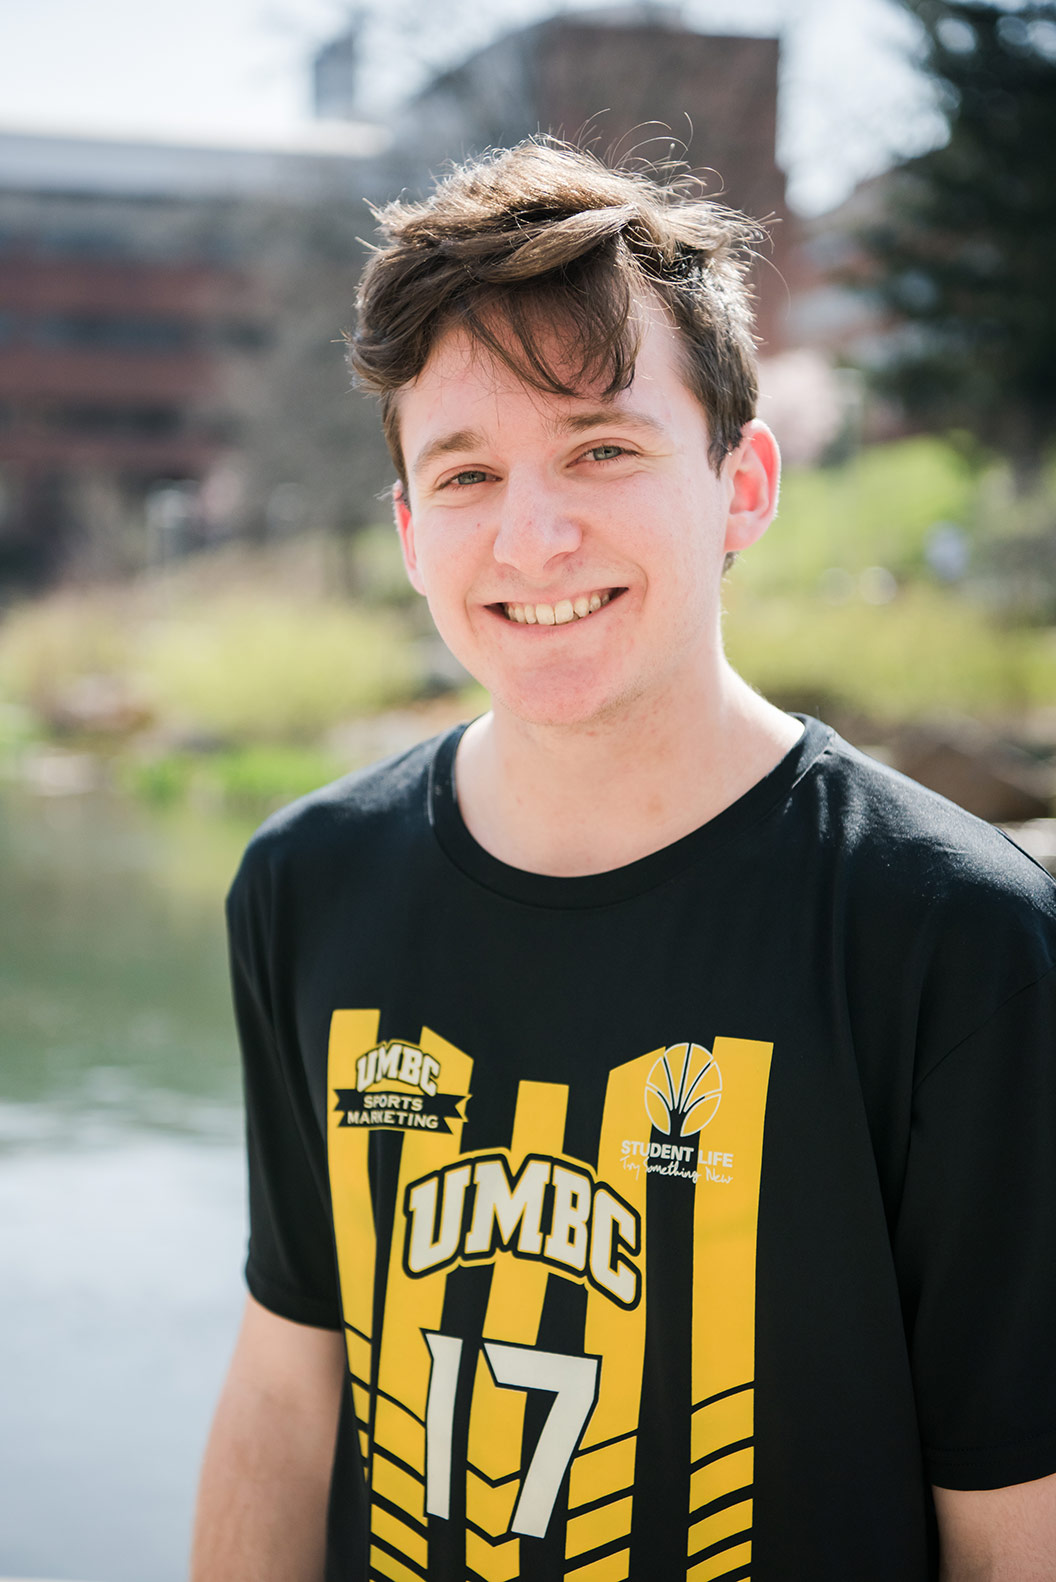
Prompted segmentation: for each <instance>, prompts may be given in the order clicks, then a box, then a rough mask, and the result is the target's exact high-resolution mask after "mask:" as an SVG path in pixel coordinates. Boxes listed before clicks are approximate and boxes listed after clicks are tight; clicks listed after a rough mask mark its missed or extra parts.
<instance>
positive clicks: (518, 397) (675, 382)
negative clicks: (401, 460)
mask: <svg viewBox="0 0 1056 1582" xmlns="http://www.w3.org/2000/svg"><path fill="white" fill-rule="evenodd" d="M636 328H637V332H638V352H637V356H636V358H635V361H634V366H633V374H632V378H631V381H630V383H629V384H628V385H627V387H626V388H625V389H622V390H618V391H616V392H615V394H611V395H607V394H606V393H605V384H606V380H605V379H599V380H596V381H594V382H591V381H586V382H584V383H582V384H579V382H578V380H579V372H580V371H579V369H578V367H577V366H576V364H575V361H574V360H573V359H570V358H569V355H568V352H567V350H566V349H565V347H564V345H563V342H562V337H561V336H560V334H559V333H558V332H557V331H556V330H555V331H554V332H552V333H549V334H547V333H545V332H544V334H543V335H542V336H541V337H540V349H541V351H542V352H543V354H544V355H545V359H546V367H547V369H548V370H549V371H551V372H552V373H553V374H555V375H556V376H557V378H558V379H559V380H562V381H565V380H567V382H568V383H569V385H570V386H571V387H572V388H574V389H575V390H576V393H575V394H559V393H556V392H550V391H545V390H540V389H538V388H536V387H535V386H534V385H533V384H532V383H530V382H529V380H527V379H524V378H522V377H520V376H519V374H518V373H517V372H516V371H515V370H514V368H512V367H510V366H509V364H508V363H507V362H505V361H504V360H503V359H502V358H500V357H498V356H496V355H495V353H494V352H493V351H492V350H491V349H490V348H489V347H487V346H486V345H484V344H483V343H482V342H481V341H479V340H477V339H476V338H475V337H473V336H472V335H470V334H469V333H468V332H467V331H466V330H464V329H462V328H455V329H451V330H448V331H447V332H446V333H445V334H444V335H442V336H441V337H440V338H439V340H438V341H437V343H436V345H435V346H434V348H433V350H432V352H431V354H430V356H429V359H428V361H427V362H426V364H425V367H424V368H423V369H422V371H421V373H420V374H419V375H418V377H417V378H416V379H415V380H413V381H412V382H411V383H410V384H409V385H406V386H404V388H403V389H402V390H400V391H398V392H397V394H396V397H395V403H394V412H393V417H394V419H395V421H396V423H397V424H398V426H399V435H400V440H401V444H402V446H403V449H404V455H405V459H406V462H407V463H408V466H409V467H410V469H411V470H412V471H413V470H414V469H415V468H416V466H420V465H421V461H422V457H423V454H425V453H426V452H430V453H435V451H436V450H437V449H438V448H442V449H443V450H455V449H461V448H463V446H462V445H461V444H460V443H459V442H460V441H461V440H463V439H465V440H467V441H468V440H470V439H472V440H477V439H479V438H480V437H481V436H482V435H483V434H488V435H493V434H498V433H500V432H505V433H507V434H509V433H511V432H512V433H514V434H518V433H521V432H522V431H523V430H524V429H525V426H526V425H527V426H528V427H530V428H531V429H532V430H533V431H542V432H545V433H553V434H561V433H563V432H566V431H569V430H572V431H577V430H580V429H582V428H586V427H591V426H593V425H594V423H596V422H597V423H601V422H604V421H605V419H606V418H607V417H611V418H613V419H631V420H633V419H634V418H636V417H640V418H643V419H645V420H646V421H648V422H649V423H651V424H655V425H658V426H672V425H674V424H675V423H676V422H678V421H681V422H685V421H687V420H688V421H691V422H694V423H695V424H696V425H698V426H699V425H703V426H704V428H705V430H706V418H705V414H704V411H703V408H702V407H701V406H700V404H699V402H698V400H697V398H696V396H695V395H694V394H693V393H692V391H691V390H690V389H689V386H688V384H687V381H686V375H685V368H686V350H685V345H684V342H683V340H682V337H681V335H680V334H679V333H678V331H677V330H676V329H675V328H674V327H673V325H672V324H671V323H670V320H669V319H668V318H667V315H666V313H665V312H664V311H663V309H662V308H660V307H659V304H658V305H657V307H656V309H655V311H654V310H653V309H652V308H651V307H646V308H645V309H644V310H643V311H642V312H641V314H640V316H639V319H638V323H637V326H636ZM518 351H519V348H511V353H512V356H513V359H514V360H515V361H516V360H518Z"/></svg>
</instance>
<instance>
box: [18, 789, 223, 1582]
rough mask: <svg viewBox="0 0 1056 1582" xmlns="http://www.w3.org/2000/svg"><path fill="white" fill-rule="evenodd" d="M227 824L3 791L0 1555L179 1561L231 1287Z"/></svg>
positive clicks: (115, 1580) (160, 1570) (54, 1570)
mask: <svg viewBox="0 0 1056 1582" xmlns="http://www.w3.org/2000/svg"><path fill="white" fill-rule="evenodd" d="M245 834H246V831H245V829H243V828H237V827H230V826H228V825H223V824H220V823H218V822H216V821H212V820H208V821H206V820H201V819H195V818H194V817H188V816H181V817H179V818H172V819H170V818H165V819H162V818H159V817H156V816H152V815H151V814H149V813H148V812H147V811H145V810H144V809H142V808H139V807H137V806H135V805H132V804H129V803H126V802H124V801H122V800H120V799H117V798H107V797H69V798H63V799H57V798H55V799H35V798H31V797H28V796H25V795H22V794H19V793H17V792H15V791H5V794H4V796H3V798H2V799H0V893H2V904H0V1263H2V1267H3V1270H4V1300H3V1302H2V1303H0V1357H2V1358H3V1362H2V1364H0V1367H2V1371H3V1374H4V1375H5V1377H4V1381H3V1387H2V1391H0V1393H2V1396H3V1401H4V1407H3V1414H2V1418H0V1575H8V1576H17V1575H22V1576H48V1577H53V1578H76V1579H79V1582H144V1579H147V1578H149V1579H150V1582H177V1579H179V1578H181V1577H182V1576H183V1575H185V1569H186V1548H187V1528H188V1521H189V1513H190V1507H191V1502H192V1498H193V1487H194V1482H195V1478H196V1475H197V1465H198V1459H199V1455H200V1450H201V1444H202V1441H203V1438H204V1434H205V1431H206V1427H207V1423H208V1418H209V1414H210V1412H211V1408H212V1404H213V1401H214V1400H215V1395H216V1390H217V1388H218V1385H219V1381H220V1377H221V1374H222V1371H223V1368H224V1365H225V1362H226V1358H227V1355H228V1352H229V1348H230V1344H231V1339H232V1335H233V1330H234V1325H235V1322H236V1319H237V1314H238V1310H239V1308H240V1306H241V1301H242V1287H241V1281H240V1263H241V1257H242V1241H243V1221H244V1206H243V1180H242V1175H243V1167H242V1157H241V1145H240V1134H241V1118H240V1111H239V1090H238V1071H237V1060H236V1054H235V1044H234V1037H233V1032H232V1028H231V1020H230V1012H229V1009H228V999H227V982H226V966H225V960H224V944H223V928H222V915H221V901H222V896H223V892H224V889H225V888H226V885H227V883H228V880H229V878H230V875H231V873H232V871H233V869H234V866H235V863H236V862H237V859H238V852H239V850H240V848H241V845H242V843H243V841H244V838H245Z"/></svg>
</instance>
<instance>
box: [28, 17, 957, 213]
mask: <svg viewBox="0 0 1056 1582" xmlns="http://www.w3.org/2000/svg"><path fill="white" fill-rule="evenodd" d="M595 4H596V0H580V3H578V4H576V5H575V6H573V5H571V4H569V3H568V0H563V3H562V0H550V3H547V0H492V3H491V4H490V5H487V6H481V5H480V4H479V0H474V3H469V0H446V3H445V4H443V5H442V6H441V5H440V4H437V3H436V0H361V3H359V4H358V5H353V4H345V3H342V0H179V4H178V5H174V4H171V3H170V4H165V3H162V0H153V3H151V4H145V3H144V0H87V3H86V0H33V3H32V5H30V4H27V3H26V0H0V128H3V129H8V130H11V129H25V130H29V129H40V130H61V131H64V132H77V133H83V134H90V133H96V134H106V133H119V134H125V135H143V134H146V135H150V136H153V137H158V138H163V139H164V138H172V139H174V140H178V139H180V138H191V139H194V140H197V141H201V140H209V139H210V138H223V139H225V140H231V141H237V140H246V141H255V142H265V143H276V144H282V143H285V142H288V141H295V140H296V139H297V138H298V136H303V135H305V133H306V129H308V128H309V127H310V125H311V111H310V102H309V65H308V63H309V60H310V58H311V55H312V53H313V51H314V50H315V49H316V48H317V47H318V46H319V45H320V44H321V43H323V42H325V41H326V40H327V39H329V38H331V37H332V36H334V34H335V33H337V32H339V31H341V30H342V28H343V26H344V25H345V22H346V20H347V18H348V17H349V15H350V14H354V13H355V12H357V11H358V12H359V13H360V14H361V15H362V16H363V17H364V18H365V22H364V52H365V57H366V59H365V64H364V70H363V78H364V101H365V105H366V108H367V109H369V110H370V111H371V112H372V114H374V115H379V116H384V115H385V114H386V113H391V112H392V111H393V109H394V107H397V106H398V103H399V100H400V98H401V96H403V95H406V93H407V92H408V91H409V90H410V89H411V88H413V87H414V86H415V85H416V84H417V83H418V82H420V81H421V80H422V76H423V73H424V72H425V71H426V70H427V69H428V66H429V65H430V64H432V65H434V66H437V65H444V64H450V63H453V62H454V61H456V60H457V59H459V58H460V57H461V56H463V55H465V54H467V53H469V52H470V51H471V50H472V49H473V48H476V47H479V46H480V45H482V44H484V43H487V42H488V40H489V39H490V38H492V37H495V36H496V35H497V34H498V33H500V32H502V31H505V30H506V29H507V28H513V27H516V26H519V25H522V24H524V23H525V22H528V21H533V20H536V19H538V18H539V17H541V16H544V15H547V14H551V13H552V12H554V11H555V10H562V9H578V10H590V9H593V8H594V6H595ZM682 10H683V14H684V16H685V19H686V21H687V22H689V23H691V24H693V25H695V26H697V27H700V28H701V29H703V30H705V31H713V32H724V31H728V32H757V33H775V32H776V33H779V34H780V35H781V37H782V40H783V49H782V85H781V123H780V131H779V148H778V156H779V159H780V161H781V163H782V164H783V166H784V168H785V169H786V171H787V172H788V175H789V199H790V201H791V202H792V204H793V205H794V206H795V207H797V208H799V209H801V210H802V211H804V212H807V213H810V212H815V213H816V212H819V211H821V210H823V209H825V208H828V207H830V206H831V205H832V204H834V203H836V202H838V201H839V200H840V199H841V198H842V197H844V196H845V195H846V193H847V192H848V191H849V190H850V188H851V187H852V186H853V185H854V183H855V182H856V181H858V180H861V179H862V178H863V177H865V176H869V175H872V174H875V173H876V172H877V171H878V170H881V169H883V168H884V167H885V166H886V165H888V164H890V163H891V162H892V160H893V159H895V158H897V157H899V156H901V155H906V154H910V153H915V152H918V151H919V150H920V149H922V148H924V147H927V146H929V145H930V144H932V143H934V142H935V140H936V138H937V136H938V135H939V132H938V128H939V123H938V121H937V119H936V116H935V112H934V110H933V109H932V108H931V102H930V95H929V91H928V89H927V87H926V85H925V84H924V83H923V82H922V81H921V79H920V78H919V77H918V76H917V75H916V73H915V72H914V71H913V69H912V67H911V65H910V64H909V60H908V53H909V51H910V50H911V48H912V43H913V31H912V26H911V24H910V23H909V22H908V21H907V19H906V17H905V14H904V13H903V12H902V11H901V10H900V8H899V7H898V6H897V5H896V4H894V3H893V0H685V3H684V5H683V7H682ZM411 39H413V40H414V45H413V48H411V47H409V45H408V40H411Z"/></svg>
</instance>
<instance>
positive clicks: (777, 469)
mask: <svg viewBox="0 0 1056 1582" xmlns="http://www.w3.org/2000/svg"><path fill="white" fill-rule="evenodd" d="M724 470H726V476H727V478H728V480H729V483H730V491H731V492H730V505H729V511H728V513H727V517H726V545H725V547H726V553H727V554H728V555H732V554H736V553H737V551H738V550H741V549H747V548H748V546H749V544H754V543H755V541H756V540H757V539H759V538H762V536H763V534H764V533H765V532H766V530H767V528H768V527H769V526H770V523H771V522H772V521H773V519H774V515H775V513H776V511H777V492H778V486H779V484H780V481H781V452H780V451H779V450H778V448H777V440H776V439H775V438H774V436H773V434H772V433H771V432H770V430H769V429H768V428H767V426H766V424H765V423H764V422H762V421H761V419H759V418H753V419H752V421H751V422H750V423H746V424H745V426H744V429H743V431H742V433H741V443H740V444H739V445H738V446H737V449H736V450H735V451H733V452H732V453H731V454H730V455H729V456H727V458H726V462H725V469H724Z"/></svg>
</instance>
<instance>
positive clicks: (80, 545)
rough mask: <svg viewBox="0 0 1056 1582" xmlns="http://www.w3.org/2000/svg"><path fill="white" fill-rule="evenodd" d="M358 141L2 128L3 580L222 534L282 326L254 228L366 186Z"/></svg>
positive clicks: (35, 578) (371, 148)
mask: <svg viewBox="0 0 1056 1582" xmlns="http://www.w3.org/2000/svg"><path fill="white" fill-rule="evenodd" d="M343 145H344V146H343V147H339V148H337V149H334V148H329V147H326V146H325V144H324V146H322V147H319V148H315V149H307V150H304V149H299V150H297V151H291V150H273V149H260V148H252V147H220V146H208V147H195V146H193V145H190V146H174V145H169V144H164V143H155V142H148V141H134V140H131V139H118V138H110V139H107V138H76V137H67V136H47V135H42V134H24V133H14V132H0V582H11V581H15V582H22V583H30V584H32V583H34V582H39V581H42V580H46V579H47V578H48V577H49V576H50V575H52V574H53V573H54V571H55V570H56V568H57V567H58V566H59V565H61V564H64V563H68V562H69V560H70V559H71V557H72V558H73V559H74V560H75V561H77V560H79V561H80V562H82V563H83V562H85V561H88V562H89V564H88V565H87V566H85V568H84V569H87V570H94V571H98V572H100V573H112V572H119V571H121V570H124V569H128V568H129V567H130V566H135V565H137V564H141V563H142V562H143V560H144V559H145V558H148V557H149V556H150V555H155V556H156V555H159V554H164V553H166V552H168V551H170V550H172V549H176V548H179V547H181V541H182V543H183V547H188V546H189V545H191V544H193V543H194V542H198V541H200V540H201V539H202V538H203V537H205V536H208V534H209V532H210V530H211V528H212V526H213V524H212V522H211V520H210V518H211V514H213V513H212V504H213V503H216V504H217V506H218V508H219V511H220V513H221V514H222V512H223V510H225V509H226V508H227V505H228V504H229V496H230V490H229V489H228V490H227V492H226V496H225V491H224V488H223V485H222V480H223V478H224V476H225V468H226V467H227V466H228V464H229V463H230V462H231V460H232V458H234V457H237V455H238V452H239V448H240V443H241V437H242V436H241V427H242V417H243V412H242V407H243V406H244V399H243V396H242V394H241V392H243V391H244V390H245V389H246V387H247V384H249V383H251V378H252V366H253V364H254V362H256V361H258V360H259V358H260V356H261V354H262V353H263V352H264V351H265V350H266V348H267V346H268V344H269V342H270V339H271V337H272V335H273V333H274V326H273V322H272V315H271V312H270V306H269V294H268V290H267V285H266V281H265V279H264V277H263V275H262V272H261V270H260V268H259V254H258V249H257V248H256V247H255V246H254V240H255V238H256V237H258V236H259V232H260V228H261V226H262V225H266V224H267V223H268V221H269V219H273V222H274V224H275V225H276V226H281V225H283V224H284V223H289V220H288V216H289V214H290V212H291V209H292V210H293V212H296V211H297V210H298V208H303V207H304V205H305V204H306V203H307V202H309V201H310V200H311V198H312V196H313V195H315V196H317V197H319V198H320V199H322V198H323V197H324V196H325V195H327V194H330V193H332V192H333V191H334V190H338V191H340V192H341V194H342V196H343V197H345V198H346V199H347V197H348V196H349V194H350V192H352V191H354V192H355V193H357V194H358V191H359V190H360V187H361V183H360V182H359V180H358V178H357V177H356V175H355V172H356V171H358V169H359V167H360V165H361V164H362V163H363V159H364V154H363V153H361V152H358V151H357V150H356V148H355V138H354V135H353V133H352V131H351V129H347V128H346V129H345V133H344V137H343ZM350 145H351V151H350ZM376 148H377V140H376V138H375V141H374V143H373V144H370V143H369V142H368V143H367V151H368V152H371V153H373V152H375V151H376ZM207 485H212V487H211V488H210V487H205V486H207ZM181 500H182V502H183V505H182V506H181V505H180V501H181ZM151 533H153V534H154V535H155V537H156V538H157V540H158V541H157V543H155V544H148V543H146V542H145V537H146V536H149V535H150V534H151Z"/></svg>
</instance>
